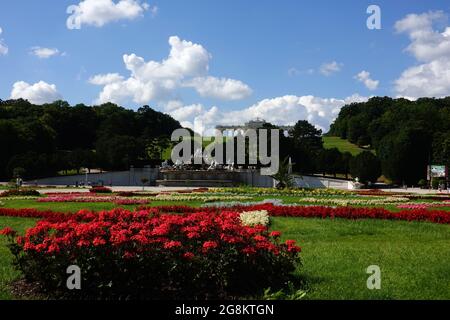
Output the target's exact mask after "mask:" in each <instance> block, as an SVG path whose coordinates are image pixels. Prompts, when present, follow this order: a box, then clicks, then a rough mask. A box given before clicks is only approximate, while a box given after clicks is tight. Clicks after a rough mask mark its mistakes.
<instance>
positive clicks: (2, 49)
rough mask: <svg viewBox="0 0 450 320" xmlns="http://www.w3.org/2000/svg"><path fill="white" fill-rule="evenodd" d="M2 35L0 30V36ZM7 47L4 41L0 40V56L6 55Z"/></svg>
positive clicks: (0, 29)
mask: <svg viewBox="0 0 450 320" xmlns="http://www.w3.org/2000/svg"><path fill="white" fill-rule="evenodd" d="M2 33H3V29H2V28H0V36H1V35H2ZM8 51H9V49H8V46H7V45H6V44H5V43H4V40H3V39H2V38H0V56H5V55H7V54H8Z"/></svg>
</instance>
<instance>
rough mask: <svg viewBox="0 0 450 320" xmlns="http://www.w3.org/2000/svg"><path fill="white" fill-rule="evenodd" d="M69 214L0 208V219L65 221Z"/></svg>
mask: <svg viewBox="0 0 450 320" xmlns="http://www.w3.org/2000/svg"><path fill="white" fill-rule="evenodd" d="M70 215H71V214H70V213H60V212H54V211H50V210H49V211H42V210H37V209H10V208H0V217H19V218H40V219H43V218H44V219H51V220H53V221H55V220H65V219H66V218H67V217H68V216H70Z"/></svg>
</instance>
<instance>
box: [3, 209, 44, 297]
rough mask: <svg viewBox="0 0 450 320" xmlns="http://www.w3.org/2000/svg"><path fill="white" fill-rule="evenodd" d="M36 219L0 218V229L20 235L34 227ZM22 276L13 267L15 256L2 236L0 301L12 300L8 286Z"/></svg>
mask: <svg viewBox="0 0 450 320" xmlns="http://www.w3.org/2000/svg"><path fill="white" fill-rule="evenodd" d="M36 221H37V220H36V219H29V218H10V217H0V229H3V228H5V227H11V228H13V229H15V230H17V231H19V232H20V233H24V231H25V229H27V228H30V227H32V226H34V224H35V223H36ZM19 276H20V274H19V272H17V271H16V270H15V269H14V267H13V256H12V254H11V253H10V251H9V249H8V247H7V240H6V238H5V237H3V236H0V300H7V299H12V298H13V297H12V296H11V292H10V290H9V288H8V285H9V284H10V283H11V281H13V280H14V279H16V278H18V277H19Z"/></svg>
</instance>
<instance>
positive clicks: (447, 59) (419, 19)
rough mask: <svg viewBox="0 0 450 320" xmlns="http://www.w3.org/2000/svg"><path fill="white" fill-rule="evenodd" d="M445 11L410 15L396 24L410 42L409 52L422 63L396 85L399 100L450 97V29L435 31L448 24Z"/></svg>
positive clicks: (399, 79)
mask: <svg viewBox="0 0 450 320" xmlns="http://www.w3.org/2000/svg"><path fill="white" fill-rule="evenodd" d="M446 19H447V16H446V15H445V14H444V13H443V12H442V11H432V12H427V13H423V14H410V15H407V16H406V17H405V18H404V19H402V20H400V21H397V23H396V24H395V29H396V31H397V32H399V33H405V34H407V35H408V36H409V39H410V40H411V43H410V45H409V46H408V47H407V48H406V50H407V52H409V53H411V54H412V55H413V56H414V57H415V58H416V60H417V61H418V62H419V64H418V65H416V66H412V67H410V68H408V69H406V70H405V71H404V72H403V73H402V74H401V75H400V77H399V78H398V79H397V80H396V81H395V82H394V86H395V91H396V92H397V94H398V96H402V97H408V98H411V99H414V98H419V97H443V96H448V95H450V27H446V28H445V29H444V30H443V31H438V30H435V28H434V26H435V25H436V23H437V22H441V23H442V22H445V21H446Z"/></svg>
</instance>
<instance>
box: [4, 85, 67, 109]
mask: <svg viewBox="0 0 450 320" xmlns="http://www.w3.org/2000/svg"><path fill="white" fill-rule="evenodd" d="M20 98H22V99H25V100H28V101H30V102H31V103H34V104H44V103H51V102H54V101H56V100H60V99H61V98H62V97H61V95H60V94H59V93H58V91H57V89H56V85H54V84H48V83H47V82H44V81H39V82H37V83H35V84H29V83H27V82H24V81H18V82H16V83H14V85H13V89H12V91H11V99H20Z"/></svg>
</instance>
